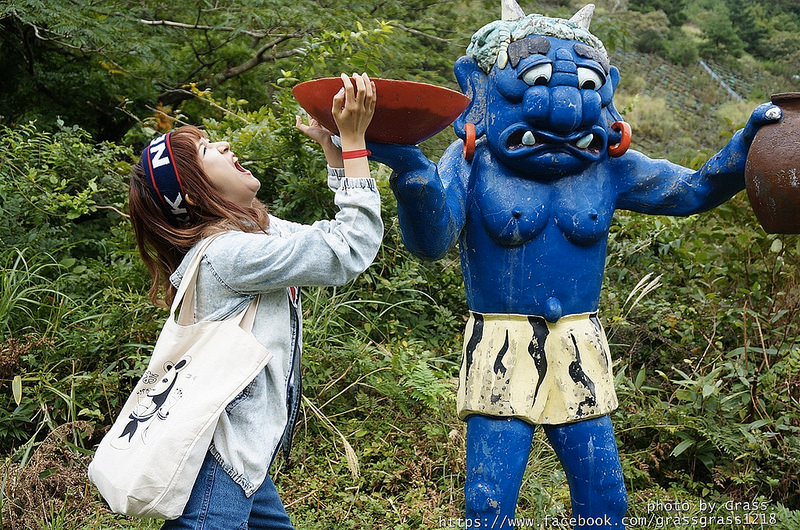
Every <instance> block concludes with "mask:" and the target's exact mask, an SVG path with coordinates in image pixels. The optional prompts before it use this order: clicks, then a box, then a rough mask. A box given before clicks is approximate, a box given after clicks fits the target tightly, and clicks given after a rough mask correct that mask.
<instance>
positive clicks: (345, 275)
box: [170, 168, 383, 497]
mask: <svg viewBox="0 0 800 530" xmlns="http://www.w3.org/2000/svg"><path fill="white" fill-rule="evenodd" d="M328 186H329V187H330V188H331V189H332V190H334V191H335V195H334V201H335V203H336V205H337V206H338V208H339V211H338V212H337V213H336V215H335V217H334V219H332V220H325V221H317V222H315V223H313V224H311V225H302V224H298V223H293V222H289V221H284V220H282V219H279V218H277V217H274V216H270V226H269V230H268V233H266V234H264V233H261V232H258V233H246V232H238V231H231V232H227V233H225V234H223V235H221V236H219V237H218V238H217V239H216V240H215V241H214V242H213V243H212V244H211V245H210V246H209V247H208V250H207V251H206V254H205V256H203V259H202V261H201V265H200V270H199V272H198V277H197V287H196V295H195V321H200V320H222V319H225V318H228V317H230V316H232V315H235V314H236V313H238V312H239V311H241V310H243V309H244V308H245V307H246V306H247V305H248V304H249V303H250V302H251V301H252V300H253V298H254V297H255V296H260V299H259V303H258V310H257V312H256V318H255V322H254V324H253V335H254V336H255V337H256V339H257V340H258V341H259V342H260V343H261V344H263V345H264V346H265V347H266V349H267V350H268V351H269V352H270V353H272V355H273V358H272V360H271V361H270V362H269V363H268V364H267V366H266V368H265V369H264V370H263V371H262V372H261V373H260V374H259V375H258V376H257V377H256V378H255V379H254V380H253V381H252V382H251V383H250V384H249V385H248V386H247V387H246V388H245V389H244V390H243V391H242V392H241V393H240V394H239V395H238V396H237V397H236V398H234V400H233V401H231V402H230V403H229V404H228V406H227V407H226V409H225V413H223V414H222V416H221V417H220V419H219V422H218V424H217V427H216V430H215V431H214V437H213V441H212V443H211V447H210V448H209V451H210V452H211V453H212V454H213V455H214V457H215V458H216V459H217V460H218V461H219V462H220V464H221V466H222V468H223V469H224V470H225V471H226V472H227V473H228V474H229V475H230V476H231V478H233V480H234V481H236V483H237V484H239V485H240V486H241V487H242V489H243V490H244V492H245V494H246V495H247V496H248V497H249V496H250V495H252V494H253V493H255V491H256V490H257V489H258V487H259V486H260V485H261V483H262V482H263V481H264V478H265V477H266V475H267V472H268V471H269V468H270V466H271V465H272V461H273V460H274V458H275V456H276V454H277V452H278V450H279V449H280V448H281V446H283V449H284V451H285V452H288V449H289V446H290V445H291V436H292V431H293V427H294V423H295V420H296V417H297V411H298V408H299V405H300V391H301V389H300V351H301V344H302V320H301V317H302V311H301V307H300V296H299V289H298V288H299V287H303V286H313V285H319V286H323V285H341V284H344V283H346V282H348V281H350V280H352V279H354V278H355V277H356V276H357V275H358V274H360V273H361V272H363V271H364V270H365V269H366V268H367V267H368V266H369V265H370V263H372V260H373V259H375V256H376V254H377V252H378V248H379V247H380V243H381V238H382V236H383V223H382V221H381V217H380V195H379V194H378V190H377V187H376V185H375V181H374V180H373V179H371V178H346V177H343V170H340V169H333V168H329V176H328ZM196 248H197V247H194V248H192V249H191V250H189V252H188V253H187V254H186V256H185V258H184V259H183V262H182V263H181V264H180V266H179V267H178V269H177V270H176V271H175V272H174V273H173V274H172V276H171V277H170V281H171V282H172V283H173V285H178V284H180V281H181V278H182V277H183V274H184V272H185V270H186V266H187V265H188V263H189V260H190V259H191V258H192V256H193V255H194V253H195V250H196ZM219 368H220V370H224V369H225V359H224V352H220V363H219Z"/></svg>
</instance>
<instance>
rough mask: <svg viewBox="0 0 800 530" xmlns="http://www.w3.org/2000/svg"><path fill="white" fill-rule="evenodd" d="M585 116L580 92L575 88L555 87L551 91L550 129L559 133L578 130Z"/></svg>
mask: <svg viewBox="0 0 800 530" xmlns="http://www.w3.org/2000/svg"><path fill="white" fill-rule="evenodd" d="M582 116H583V100H582V98H581V93H580V90H578V89H577V88H576V87H574V86H554V87H552V88H551V89H550V115H549V121H550V127H551V128H552V129H553V130H554V131H558V132H563V133H566V132H570V131H574V130H576V129H577V128H578V126H579V125H580V123H581V117H582Z"/></svg>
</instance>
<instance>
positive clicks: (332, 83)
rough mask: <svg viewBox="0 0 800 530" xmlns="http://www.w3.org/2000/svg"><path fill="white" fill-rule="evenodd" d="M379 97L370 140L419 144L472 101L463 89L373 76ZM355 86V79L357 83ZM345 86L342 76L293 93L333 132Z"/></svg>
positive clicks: (368, 135)
mask: <svg viewBox="0 0 800 530" xmlns="http://www.w3.org/2000/svg"><path fill="white" fill-rule="evenodd" d="M373 81H375V90H376V92H377V94H378V100H377V102H376V104H375V115H374V116H373V117H372V122H371V123H370V125H369V128H368V129H367V132H366V138H367V140H370V141H373V142H383V143H393V144H409V145H413V144H418V143H420V142H422V141H424V140H427V139H428V138H430V137H431V136H433V135H435V134H436V133H438V132H440V131H442V130H444V129H445V128H446V127H447V126H448V125H450V124H451V123H453V120H455V119H456V118H457V117H458V116H459V115H460V114H461V112H463V110H464V109H465V108H467V105H468V104H469V101H470V100H469V98H468V97H467V96H465V95H464V94H462V93H460V92H456V91H454V90H450V89H449V88H443V87H440V86H436V85H429V84H427V83H416V82H413V81H397V80H393V79H373ZM353 86H355V82H353ZM340 88H342V79H341V78H339V77H325V78H322V79H314V80H313V81H306V82H305V83H300V84H299V85H297V86H295V87H294V88H293V89H292V94H293V95H294V97H295V99H297V101H298V102H299V103H300V106H301V107H303V108H304V109H305V110H306V112H308V114H309V115H310V116H313V117H314V118H316V119H317V121H319V122H320V124H322V125H323V126H325V127H326V128H328V130H330V131H332V132H338V130H339V129H338V128H337V127H336V122H334V121H333V115H332V114H331V106H332V102H333V96H334V95H335V94H336V93H337V92H338V91H339V89H340Z"/></svg>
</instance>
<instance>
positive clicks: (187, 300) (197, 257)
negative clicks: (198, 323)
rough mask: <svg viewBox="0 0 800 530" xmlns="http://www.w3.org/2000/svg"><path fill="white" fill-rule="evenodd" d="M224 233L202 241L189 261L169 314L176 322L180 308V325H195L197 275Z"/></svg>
mask: <svg viewBox="0 0 800 530" xmlns="http://www.w3.org/2000/svg"><path fill="white" fill-rule="evenodd" d="M223 233H224V232H221V233H219V234H214V235H213V236H210V237H207V238H206V239H204V240H202V241H201V242H200V243H199V244H198V246H197V250H196V251H195V253H194V256H192V259H191V260H190V261H189V265H187V266H186V272H185V273H184V275H183V279H181V283H180V285H179V286H178V291H177V292H176V293H175V299H174V300H173V301H172V308H171V309H170V313H169V318H171V319H172V320H173V321H174V320H175V311H176V310H177V309H178V307H180V309H181V311H180V314H179V315H178V324H181V325H183V326H187V325H189V324H192V323H194V318H193V313H194V287H195V284H196V283H197V273H198V271H199V270H200V262H201V261H202V260H203V256H204V255H205V253H206V250H207V249H208V247H209V246H210V245H211V243H213V242H214V240H216V239H217V238H218V237H219V236H221V235H222V234H223Z"/></svg>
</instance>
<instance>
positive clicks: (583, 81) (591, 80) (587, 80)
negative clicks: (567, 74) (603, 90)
mask: <svg viewBox="0 0 800 530" xmlns="http://www.w3.org/2000/svg"><path fill="white" fill-rule="evenodd" d="M601 86H603V78H602V77H600V76H599V75H598V74H597V72H595V71H594V70H592V69H591V68H584V67H582V66H579V67H578V88H586V89H589V90H598V89H599V88H600V87H601Z"/></svg>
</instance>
